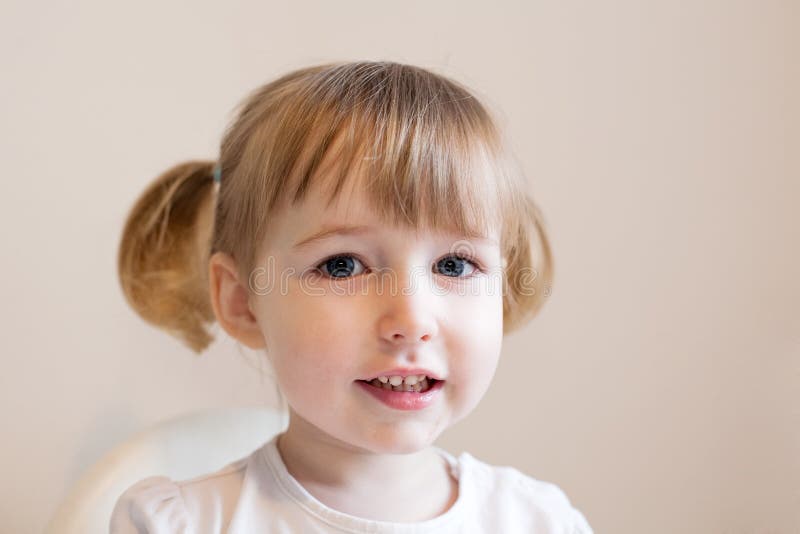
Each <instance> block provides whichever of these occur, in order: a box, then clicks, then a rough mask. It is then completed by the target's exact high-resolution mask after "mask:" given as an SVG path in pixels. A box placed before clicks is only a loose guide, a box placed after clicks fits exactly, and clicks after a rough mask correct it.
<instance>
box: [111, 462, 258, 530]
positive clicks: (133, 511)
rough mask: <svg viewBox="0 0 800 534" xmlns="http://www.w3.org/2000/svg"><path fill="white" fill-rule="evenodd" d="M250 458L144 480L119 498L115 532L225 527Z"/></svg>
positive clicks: (114, 517)
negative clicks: (186, 475) (188, 474)
mask: <svg viewBox="0 0 800 534" xmlns="http://www.w3.org/2000/svg"><path fill="white" fill-rule="evenodd" d="M247 462H248V458H242V459H241V460H238V461H236V462H233V463H231V464H229V465H227V466H225V467H223V468H222V469H220V470H219V471H216V472H213V473H209V474H206V475H202V476H199V477H195V478H191V479H187V480H182V481H175V480H172V479H170V478H168V477H165V476H152V477H148V478H145V479H143V480H140V481H138V482H136V483H135V484H133V485H132V486H130V487H129V488H128V489H127V490H125V491H124V492H123V493H122V495H121V496H120V497H119V499H117V502H116V504H115V506H114V510H113V512H112V514H111V520H110V532H111V534H128V533H131V534H133V533H139V532H148V533H162V532H163V533H176V532H179V533H189V532H192V533H195V532H199V531H198V527H200V526H202V527H204V528H205V527H207V526H216V527H217V528H216V530H215V531H221V530H222V528H219V527H224V526H225V525H226V523H227V521H229V520H230V514H231V512H232V511H233V508H234V507H235V504H236V501H237V499H238V497H239V493H240V491H241V487H242V481H243V480H244V473H245V470H246V468H247Z"/></svg>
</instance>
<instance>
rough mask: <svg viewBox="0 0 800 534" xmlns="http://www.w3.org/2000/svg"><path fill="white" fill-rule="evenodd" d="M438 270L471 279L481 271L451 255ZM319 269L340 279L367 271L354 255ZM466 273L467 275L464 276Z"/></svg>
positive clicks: (340, 257)
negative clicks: (359, 269) (358, 267)
mask: <svg viewBox="0 0 800 534" xmlns="http://www.w3.org/2000/svg"><path fill="white" fill-rule="evenodd" d="M356 265H361V267H362V271H361V272H353V271H355V270H357V269H356ZM436 268H437V270H438V271H439V272H440V273H441V274H443V275H445V276H447V277H448V278H469V277H470V276H472V275H473V274H475V272H476V271H479V270H480V268H479V267H478V266H477V264H476V263H475V262H474V261H473V260H471V259H469V258H465V257H463V256H458V255H450V256H446V257H444V258H442V259H440V260H439V261H437V262H436ZM317 269H318V270H319V271H320V272H322V274H324V275H325V276H326V277H328V278H338V279H341V278H349V277H351V276H356V275H358V274H362V272H363V271H364V270H366V269H364V267H363V264H362V263H361V261H360V260H359V259H357V258H356V257H355V256H353V255H352V254H337V255H336V256H332V257H330V258H328V259H327V260H324V261H323V262H322V263H320V264H319V265H317ZM465 271H466V275H464V273H465Z"/></svg>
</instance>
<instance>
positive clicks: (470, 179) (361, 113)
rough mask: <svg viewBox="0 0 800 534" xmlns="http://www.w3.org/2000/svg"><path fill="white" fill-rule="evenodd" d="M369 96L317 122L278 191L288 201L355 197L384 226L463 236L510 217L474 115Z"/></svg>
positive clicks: (491, 149) (489, 134)
mask: <svg viewBox="0 0 800 534" xmlns="http://www.w3.org/2000/svg"><path fill="white" fill-rule="evenodd" d="M373 95H374V96H373V98H372V99H371V100H363V99H362V100H358V101H357V103H352V102H349V103H348V104H349V105H344V106H343V105H342V102H338V105H336V106H333V105H332V106H331V107H330V108H328V109H327V110H325V111H322V112H321V113H318V114H317V118H318V119H319V121H318V124H316V125H315V128H314V131H310V132H308V135H307V136H306V137H305V138H304V139H303V143H304V147H305V149H306V150H305V151H304V152H305V154H304V156H303V157H300V158H298V159H297V161H296V166H295V168H294V169H293V171H292V172H291V173H290V176H291V178H290V179H289V181H288V182H287V186H288V187H287V191H288V192H287V196H289V198H290V199H291V202H292V203H293V204H294V203H296V202H299V201H301V200H302V199H303V198H304V197H305V195H306V193H307V192H308V190H309V189H310V188H312V187H319V188H321V189H322V190H323V191H324V192H325V194H326V195H327V197H328V203H329V205H330V204H331V203H332V202H333V201H334V200H335V199H336V198H338V197H339V196H340V195H342V194H345V192H347V191H354V190H360V191H362V192H363V193H364V194H366V196H367V199H368V200H369V202H370V204H371V205H372V206H373V208H374V211H375V212H376V214H377V215H378V216H379V217H380V218H381V219H382V220H383V222H385V223H386V224H391V225H394V226H410V227H413V228H416V229H418V230H423V229H434V230H446V231H453V232H456V233H458V234H461V235H463V236H465V237H484V236H487V235H489V234H490V233H492V230H493V229H497V231H498V232H502V230H503V229H502V222H503V220H502V214H503V213H513V212H514V210H511V209H509V207H510V206H508V203H509V201H510V200H512V199H511V198H509V195H504V194H503V192H504V191H505V190H506V188H504V187H503V186H502V183H503V179H504V176H505V170H504V169H503V167H502V165H500V164H499V162H500V161H502V157H500V156H499V154H498V146H499V145H498V143H497V139H496V132H495V131H494V129H493V128H492V126H491V123H490V122H489V121H488V117H483V116H481V113H480V112H481V111H482V109H477V110H476V109H474V106H473V107H470V106H468V105H467V104H465V102H467V101H466V100H465V99H461V100H450V101H447V100H442V99H438V100H426V99H421V98H420V95H419V94H409V95H408V96H406V97H405V98H402V97H401V96H402V95H394V96H393V97H390V98H387V97H386V95H383V96H380V95H379V94H375V93H373ZM412 95H413V96H412ZM340 98H342V97H341V96H340ZM465 107H466V108H467V110H466V111H465V109H464V108H465ZM470 119H471V120H470Z"/></svg>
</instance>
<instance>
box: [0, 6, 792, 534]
mask: <svg viewBox="0 0 800 534" xmlns="http://www.w3.org/2000/svg"><path fill="white" fill-rule="evenodd" d="M111 4H112V3H109V2H100V1H92V2H90V1H85V0H84V1H78V2H69V3H68V2H50V3H49V5H42V4H40V3H33V4H30V3H29V4H25V3H23V2H21V1H16V2H4V3H3V5H2V14H1V15H0V58H2V59H1V61H2V63H1V64H0V67H2V70H1V71H0V72H2V74H1V75H2V79H3V81H2V84H0V91H2V98H1V99H0V106H2V121H1V122H2V124H1V125H0V136H2V137H1V138H0V140H1V141H2V143H1V145H2V150H3V167H4V168H3V175H4V179H3V184H4V187H3V194H2V195H0V202H1V203H2V204H1V205H2V210H0V232H2V234H1V235H2V254H3V258H2V259H3V265H2V269H3V270H2V273H3V276H2V282H0V284H1V285H0V287H2V307H0V313H1V314H2V315H1V316H0V321H2V323H1V324H2V341H1V342H0V351H2V352H1V353H2V373H0V427H1V428H2V429H3V437H2V445H1V446H0V447H2V449H1V450H2V454H0V473H2V477H3V481H4V482H3V483H2V485H0V486H1V487H0V517H1V518H2V519H1V521H2V525H0V528H1V529H2V532H9V533H11V532H13V533H27V532H31V533H32V532H38V531H39V530H40V529H41V528H42V526H43V525H44V523H45V521H46V519H47V516H48V515H49V513H50V512H51V511H52V510H53V509H54V507H55V506H56V504H57V503H58V501H59V499H60V498H61V497H62V496H63V495H64V493H65V491H66V490H67V488H68V487H69V486H70V485H71V484H72V483H73V482H74V481H75V480H76V479H77V477H78V476H79V475H80V473H81V472H82V471H83V470H84V469H85V468H86V467H87V466H89V465H90V464H91V463H92V462H94V461H95V460H96V459H98V458H99V457H100V456H101V455H102V454H103V453H104V452H106V451H107V450H109V448H111V447H112V446H114V445H115V444H117V443H119V442H120V441H121V440H124V439H125V438H126V437H127V436H129V435H130V434H131V433H133V432H135V431H137V430H139V429H141V428H143V427H145V426H146V425H149V424H151V423H153V422H155V421H158V420H162V419H164V418H167V417H170V416H173V415H176V414H180V413H184V412H187V411H192V410H198V409H202V408H205V407H213V406H232V405H252V404H259V403H267V404H269V403H273V402H274V392H273V388H272V385H271V384H270V383H269V381H268V380H266V379H264V380H262V378H261V377H260V374H259V372H258V371H257V358H256V356H255V354H253V353H250V352H246V351H239V350H237V348H236V345H235V344H234V343H233V342H232V341H231V340H230V339H229V338H222V339H220V340H219V342H218V343H215V345H214V346H213V347H212V349H211V350H210V351H209V352H208V353H206V354H204V355H203V356H202V357H200V358H195V357H194V356H192V354H191V353H190V352H189V351H188V349H185V348H183V347H182V346H181V345H179V344H178V343H177V342H176V341H175V340H173V339H172V338H170V337H168V336H167V335H165V334H163V333H161V332H160V331H157V330H154V329H153V328H151V327H149V326H147V325H146V324H144V323H143V322H142V321H141V320H139V318H138V317H137V316H135V315H134V314H133V312H132V311H131V310H130V309H129V308H128V307H127V306H126V304H125V302H124V301H123V298H122V295H121V293H120V290H119V288H118V284H117V279H116V273H115V254H116V249H117V245H118V239H119V236H120V232H121V226H122V223H123V218H124V216H125V214H126V211H127V210H128V209H129V207H130V206H131V204H132V202H133V201H134V199H135V198H136V196H137V195H138V194H139V193H140V192H141V191H142V190H143V188H144V187H145V186H146V185H147V183H148V182H149V181H150V180H151V179H153V178H154V177H155V176H156V174H157V173H159V172H161V171H163V170H165V169H166V168H167V167H168V166H170V165H172V164H174V163H176V162H179V161H183V160H186V159H189V158H194V157H209V158H213V157H216V154H217V145H218V142H219V139H220V135H221V134H222V130H223V128H224V126H225V124H226V122H227V120H228V118H229V117H230V115H229V113H230V111H231V110H232V108H233V106H234V105H235V104H236V103H237V102H238V101H239V100H240V99H241V98H242V97H243V96H244V94H245V93H246V92H247V91H249V90H250V89H252V88H254V87H256V86H257V85H260V84H262V83H264V82H266V81H267V80H269V79H271V78H273V77H275V76H277V75H279V74H282V73H283V72H285V71H287V70H289V69H293V68H297V67H300V66H306V65H310V64H315V63H319V62H323V61H329V60H339V59H362V58H364V59H392V60H397V61H406V62H411V63H416V64H419V65H421V66H427V67H431V68H434V69H437V70H439V71H441V72H444V73H446V74H448V75H451V76H453V77H455V78H457V79H459V80H461V81H463V82H464V83H466V84H468V85H470V86H471V87H473V88H474V89H475V90H476V91H477V92H478V93H479V94H481V95H484V96H485V98H486V99H487V102H488V103H489V104H490V105H491V106H492V107H493V108H495V109H497V110H499V112H500V113H501V118H502V121H503V123H504V127H506V128H508V129H509V131H510V134H511V137H512V138H513V140H514V145H515V149H516V150H517V152H518V153H519V156H520V158H521V160H522V161H523V163H524V165H525V168H526V170H527V172H528V174H529V176H530V179H531V183H532V188H533V191H534V192H535V193H536V195H537V196H538V199H539V202H540V204H541V206H542V208H543V210H544V213H545V216H546V219H547V224H548V226H549V229H550V232H551V236H552V239H553V243H554V252H555V259H556V266H557V273H556V283H555V287H554V291H553V294H552V296H551V297H550V300H549V302H548V304H547V305H546V307H545V309H544V311H543V313H542V315H541V316H540V317H539V318H538V319H537V320H536V321H535V322H534V323H532V324H531V325H530V326H529V327H527V328H526V329H524V330H523V331H520V332H519V333H518V334H515V335H513V336H511V337H509V338H508V339H507V341H506V344H505V346H504V356H503V359H502V362H501V366H500V369H499V371H498V374H497V378H496V381H495V383H494V385H493V387H492V389H491V390H490V392H489V394H488V396H487V397H486V399H485V400H484V402H483V403H482V404H481V405H480V407H479V408H478V410H477V411H476V412H475V413H474V415H473V416H472V417H471V418H469V419H468V420H467V421H465V422H463V423H461V424H460V425H458V426H457V427H455V428H453V429H452V430H451V431H449V432H448V433H447V434H446V435H444V436H443V437H442V439H441V441H440V444H441V445H443V446H445V447H446V448H449V449H450V450H452V451H453V452H458V451H460V450H462V449H467V450H469V451H470V452H472V453H473V454H474V455H476V456H477V457H479V458H482V459H484V460H486V461H490V462H493V463H498V464H511V465H514V466H516V467H518V468H520V469H522V470H524V471H526V472H527V473H529V474H531V475H533V476H535V477H537V478H541V479H544V480H549V481H552V482H555V483H556V484H558V485H559V486H560V487H562V489H564V491H565V492H566V493H567V495H568V496H569V497H570V498H571V500H572V502H573V503H574V504H575V505H576V506H577V507H578V508H579V509H581V510H582V511H583V512H584V514H585V515H586V517H587V518H588V520H589V522H590V523H591V524H592V525H593V526H594V528H595V530H596V532H598V533H618V534H634V533H642V532H647V533H649V534H660V533H664V534H666V533H675V532H680V533H692V534H694V533H697V534H700V533H726V534H755V533H758V534H766V533H781V534H789V533H798V532H800V511H799V510H800V459H799V452H800V400H799V398H800V282H798V277H797V276H798V273H800V250H799V249H798V244H800V215H799V214H798V211H797V205H798V203H800V126H799V125H800V97H798V95H800V73H799V72H798V70H799V68H800V54H799V53H798V52H800V48H799V47H800V3H798V2H789V1H786V2H778V1H756V0H753V1H749V2H743V1H727V2H726V1H704V2H703V1H696V2H688V1H677V2H676V1H662V2H654V1H649V2H645V1H627V2H626V1H613V2H590V1H586V2H525V3H523V2H515V3H512V2H505V3H494V4H492V7H489V4H488V3H485V2H482V3H477V2H474V3H473V2H470V3H467V2H458V3H457V2H453V1H450V2H403V3H402V4H400V3H396V2H395V3H388V2H387V3H377V2H366V1H359V2H348V1H343V2H315V3H313V4H312V3H309V2H298V3H297V4H296V5H294V6H293V7H287V6H286V5H284V3H283V2H258V3H256V2H253V3H245V2H229V3H226V4H225V5H223V4H222V3H221V2H219V3H215V4H212V3H209V2H204V3H197V2H188V1H187V2H168V3H162V2H129V3H127V4H125V5H123V4H122V3H113V4H114V5H113V6H112V5H111Z"/></svg>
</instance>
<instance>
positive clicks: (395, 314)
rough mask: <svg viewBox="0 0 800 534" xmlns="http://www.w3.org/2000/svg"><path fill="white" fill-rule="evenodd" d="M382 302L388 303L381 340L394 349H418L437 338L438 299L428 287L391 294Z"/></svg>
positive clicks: (384, 308)
mask: <svg viewBox="0 0 800 534" xmlns="http://www.w3.org/2000/svg"><path fill="white" fill-rule="evenodd" d="M381 298H382V299H383V301H384V302H385V303H386V305H385V306H384V307H383V309H382V315H381V317H380V320H379V323H378V328H379V331H380V336H381V338H383V339H385V340H386V341H388V342H389V343H391V344H393V345H403V344H408V345H416V344H418V343H426V342H429V341H431V340H433V339H434V338H435V337H436V336H437V334H438V332H439V329H438V323H437V321H436V315H435V307H436V306H435V302H434V299H435V297H434V295H432V294H431V291H430V290H429V288H428V287H427V286H426V284H425V283H422V284H416V286H412V287H410V288H409V287H405V288H404V289H399V290H398V291H394V292H392V293H388V292H387V294H385V295H383V296H382V297H381Z"/></svg>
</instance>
